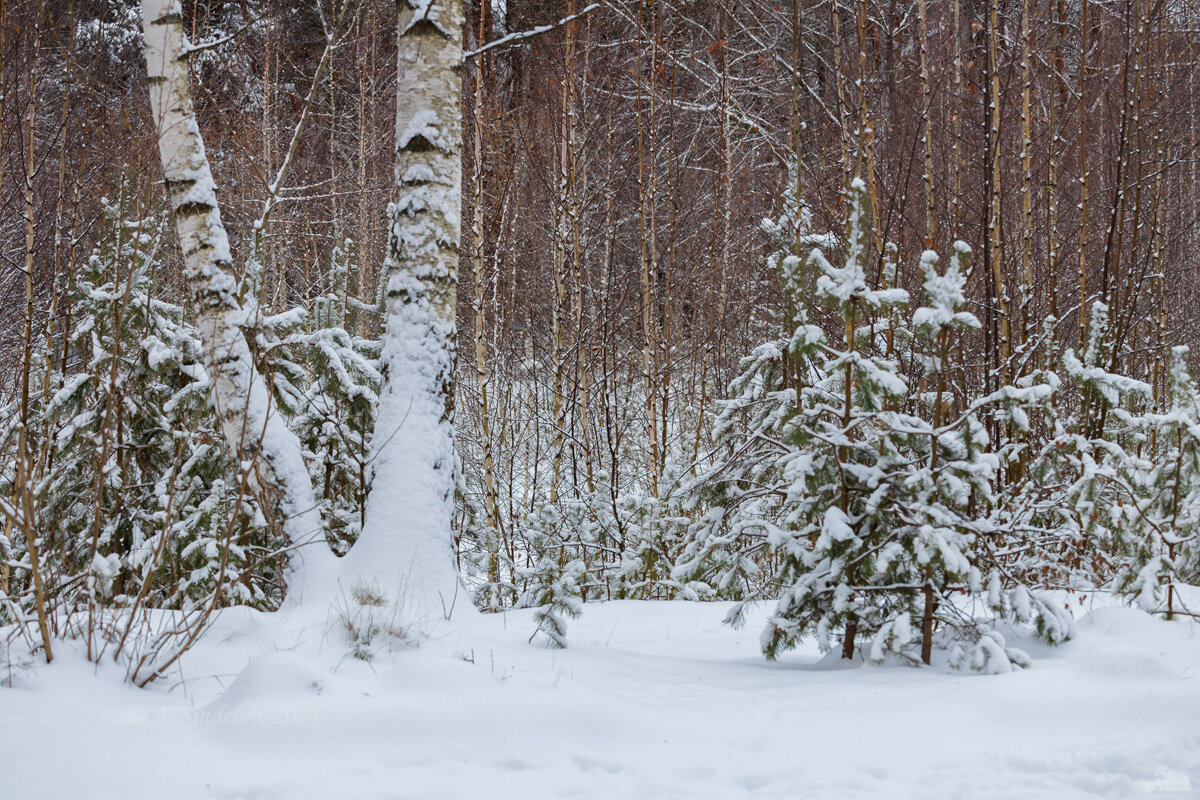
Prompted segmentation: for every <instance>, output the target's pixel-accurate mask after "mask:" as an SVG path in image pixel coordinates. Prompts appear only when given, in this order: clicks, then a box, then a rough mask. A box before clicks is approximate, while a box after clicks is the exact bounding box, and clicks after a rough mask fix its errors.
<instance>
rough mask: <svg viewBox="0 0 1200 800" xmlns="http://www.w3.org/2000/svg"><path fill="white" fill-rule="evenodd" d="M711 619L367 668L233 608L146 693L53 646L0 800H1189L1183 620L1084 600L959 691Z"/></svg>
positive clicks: (962, 680)
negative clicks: (768, 650) (1072, 632)
mask: <svg viewBox="0 0 1200 800" xmlns="http://www.w3.org/2000/svg"><path fill="white" fill-rule="evenodd" d="M723 610H724V609H723V608H722V607H721V606H718V605H712V604H694V603H646V602H614V603H606V604H588V606H587V607H586V610H585V614H584V617H583V618H582V619H580V620H579V621H577V622H575V623H574V624H573V625H572V627H571V631H570V637H571V642H572V645H571V648H570V649H569V650H566V651H552V650H547V649H544V648H540V647H537V646H532V645H528V644H526V641H525V640H526V637H527V636H528V633H529V631H530V630H531V622H530V618H529V614H528V613H510V614H507V615H505V616H503V617H502V616H490V617H484V618H481V619H480V620H478V621H475V622H472V623H470V624H469V625H468V626H467V627H466V628H464V629H460V630H459V631H458V632H456V633H452V634H449V635H447V636H445V637H443V638H442V639H440V640H439V641H436V642H432V643H428V644H426V645H422V646H421V647H420V648H417V649H410V650H407V651H403V652H399V653H394V654H385V655H382V656H381V657H380V658H378V659H377V660H376V661H375V663H374V664H372V665H368V664H366V663H364V662H362V661H359V660H356V659H353V658H349V657H344V658H341V660H340V662H338V659H339V650H338V647H337V646H335V645H334V644H332V642H335V641H336V634H335V633H333V632H330V631H328V630H324V631H323V630H320V629H319V628H320V626H313V627H307V628H302V629H300V630H297V631H296V632H295V641H296V645H295V646H294V647H291V648H289V649H287V650H278V651H276V652H269V653H268V654H267V655H261V653H262V652H264V650H269V649H270V647H272V645H270V644H269V643H270V642H271V641H275V642H278V641H279V638H278V636H279V634H278V631H279V628H280V625H281V622H282V623H283V624H285V625H286V620H282V621H281V619H280V617H279V615H273V616H264V615H258V614H254V613H251V612H247V611H244V610H232V611H229V612H227V613H226V614H225V615H223V617H222V618H221V620H220V621H219V622H218V624H217V626H216V627H215V628H214V629H213V630H212V631H211V632H210V633H209V635H208V636H207V637H206V638H205V639H204V641H203V642H202V644H201V646H200V647H198V648H197V649H196V650H195V651H193V652H192V653H191V654H190V655H189V657H188V658H187V660H186V661H185V663H184V666H183V671H182V672H183V674H182V682H180V678H179V676H176V677H175V678H173V679H172V680H171V681H165V682H164V683H163V685H162V686H160V687H157V688H154V689H151V690H136V689H131V688H128V687H127V686H124V685H122V684H121V683H120V677H121V673H120V672H118V671H117V670H115V669H111V670H110V669H108V668H104V669H102V670H100V671H99V672H97V670H96V668H95V667H94V666H93V665H90V664H88V663H87V662H85V661H84V660H83V659H82V657H81V656H79V655H78V654H77V653H70V652H63V653H62V654H61V655H60V657H59V659H58V660H57V661H56V662H55V664H54V665H53V666H51V667H45V666H42V667H40V668H38V669H37V671H36V672H35V673H33V674H31V675H28V676H26V677H24V678H22V679H19V680H18V681H17V684H16V687H15V688H13V689H0V800H34V799H36V800H59V798H62V799H63V800H66V799H67V798H72V799H73V798H76V797H87V798H89V800H108V798H123V799H132V800H141V799H142V798H146V799H147V800H149V799H150V798H155V799H157V798H170V800H191V799H192V798H205V799H206V800H207V798H224V799H226V800H251V799H254V800H258V799H259V798H262V799H266V798H278V800H305V799H306V798H314V799H315V798H321V800H329V799H332V798H339V799H340V798H347V799H348V800H370V799H371V798H414V800H418V799H419V800H427V799H430V798H456V799H458V798H475V797H479V798H485V797H486V798H501V799H502V800H506V799H507V798H514V800H515V799H518V798H519V799H520V800H526V799H527V798H605V799H609V798H653V799H654V800H659V799H660V798H689V799H691V798H714V799H715V798H721V799H722V800H726V799H727V798H739V797H762V798H805V799H806V800H807V799H808V798H831V800H832V799H833V798H837V800H843V799H849V798H887V799H891V798H910V797H911V798H922V799H923V800H924V799H927V798H960V797H961V798H972V799H973V800H974V799H975V798H1055V799H1056V800H1068V799H1069V798H1078V797H1115V798H1123V797H1129V798H1139V797H1147V798H1157V797H1163V798H1170V797H1188V798H1191V797H1200V625H1197V624H1196V623H1193V622H1175V623H1167V622H1163V621H1160V620H1156V619H1153V618H1151V617H1148V616H1146V615H1144V614H1142V613H1141V612H1138V611H1134V610H1131V609H1126V608H1119V607H1104V608H1095V609H1092V610H1091V611H1090V612H1089V611H1088V610H1087V609H1083V610H1081V612H1080V616H1081V619H1080V622H1079V628H1078V636H1077V638H1076V640H1074V641H1073V642H1071V643H1068V644H1067V645H1065V646H1063V647H1061V648H1057V649H1055V650H1046V649H1044V648H1039V647H1037V646H1035V645H1031V644H1029V643H1028V642H1026V643H1023V644H1022V646H1024V647H1025V648H1026V649H1028V650H1029V651H1030V653H1031V654H1032V655H1033V657H1034V659H1035V661H1034V665H1033V667H1032V668H1031V669H1028V670H1025V671H1022V672H1018V673H1014V674H1009V675H1001V676H988V677H983V676H975V675H963V674H958V673H952V672H947V671H945V670H939V669H936V668H935V669H912V668H905V667H870V666H865V667H864V666H858V667H856V668H852V669H839V670H830V669H823V668H821V666H822V665H821V663H819V662H820V659H819V658H818V654H817V653H816V651H815V650H813V649H808V650H803V651H799V652H796V653H794V654H791V655H789V657H788V658H787V659H786V660H785V661H783V662H781V663H777V664H767V663H766V662H764V661H763V659H762V658H761V656H759V654H758V650H757V642H756V640H757V634H758V630H759V627H760V626H759V625H758V624H757V620H756V619H752V620H751V624H750V625H749V626H748V627H747V628H746V629H745V630H742V631H733V630H730V629H729V628H727V627H725V626H723V625H721V624H720V620H721V617H722V614H723ZM506 628H507V630H506ZM59 649H60V650H61V651H66V650H67V649H68V648H67V647H65V646H60V648H59ZM464 657H465V659H464ZM251 659H252V660H251ZM248 660H249V665H248V666H247V661H248ZM335 662H338V663H335ZM170 684H174V685H173V686H172V685H170Z"/></svg>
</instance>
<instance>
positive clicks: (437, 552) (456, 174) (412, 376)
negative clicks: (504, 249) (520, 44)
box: [346, 0, 473, 625]
mask: <svg viewBox="0 0 1200 800" xmlns="http://www.w3.org/2000/svg"><path fill="white" fill-rule="evenodd" d="M462 24H463V13H462V3H461V0H402V2H400V3H399V27H398V29H397V50H398V76H397V91H396V162H395V181H396V189H395V198H396V199H395V202H394V203H393V204H392V205H390V206H389V209H388V213H389V217H390V220H391V227H390V232H389V236H388V250H387V258H386V259H385V262H384V271H385V280H386V281H387V284H386V287H387V308H386V320H385V325H386V330H385V333H384V338H383V352H382V356H381V362H382V372H383V388H382V391H381V393H380V397H379V412H378V416H377V418H376V423H375V435H374V438H373V442H372V450H373V463H374V473H373V476H372V485H371V493H370V495H369V496H368V499H367V518H366V524H365V525H364V527H363V532H362V535H361V536H360V538H359V540H358V542H357V544H356V545H355V546H354V548H353V549H352V550H351V551H350V554H349V555H347V556H346V559H347V562H348V563H347V565H346V566H347V569H348V570H349V572H348V577H349V578H350V579H351V580H354V581H358V582H365V583H367V584H368V585H372V586H374V587H376V588H378V589H379V590H382V591H384V592H386V593H388V595H389V597H390V599H392V600H394V601H398V602H399V603H400V605H401V607H402V609H403V611H404V614H405V616H406V619H407V621H408V622H409V623H410V624H417V625H421V624H427V623H430V622H433V621H435V620H437V619H440V618H443V617H447V618H448V617H449V615H450V613H451V612H452V611H454V610H457V611H458V613H459V614H460V615H461V614H462V613H470V611H471V610H473V606H472V605H471V600H470V598H469V597H467V596H466V594H465V593H463V592H461V591H460V587H459V583H458V574H457V571H456V570H455V567H454V552H453V535H452V531H451V520H452V518H453V512H454V490H455V486H456V474H457V469H456V463H455V462H456V458H455V452H454V366H455V360H456V353H457V345H456V331H455V319H454V316H455V303H456V297H457V285H458V260H459V233H460V219H459V199H460V183H461V178H462V120H461V115H460V109H459V102H460V95H459V89H460V85H461V78H460V66H461V63H462V45H461V39H462Z"/></svg>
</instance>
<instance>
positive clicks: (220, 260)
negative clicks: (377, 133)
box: [142, 0, 334, 600]
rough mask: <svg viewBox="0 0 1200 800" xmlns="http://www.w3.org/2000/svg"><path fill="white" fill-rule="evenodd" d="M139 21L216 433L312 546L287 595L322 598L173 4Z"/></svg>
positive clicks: (288, 439) (318, 565)
mask: <svg viewBox="0 0 1200 800" xmlns="http://www.w3.org/2000/svg"><path fill="white" fill-rule="evenodd" d="M142 17H143V23H144V25H145V35H146V68H147V74H148V76H149V83H150V107H151V111H152V112H153V114H154V122H155V125H156V126H157V129H158V147H159V154H160V156H161V158H162V166H163V173H164V176H165V179H166V186H167V192H168V194H169V195H170V200H171V210H172V212H173V216H174V220H175V227H176V230H177V232H178V234H179V244H180V247H181V249H182V250H183V257H184V276H185V278H186V283H187V286H188V287H189V289H190V292H191V298H190V299H191V305H192V309H193V311H194V313H195V315H196V325H197V327H198V328H199V330H200V336H201V340H202V341H203V344H204V360H205V367H206V368H207V370H208V371H209V375H210V377H211V380H212V387H213V390H212V400H213V403H214V404H215V406H216V409H217V414H218V416H219V418H220V421H221V429H222V431H223V432H224V434H225V436H226V438H227V439H228V440H229V443H230V445H231V446H232V447H233V448H234V449H235V451H236V452H237V453H238V456H239V460H240V461H241V462H243V463H245V464H248V465H249V467H250V471H251V477H252V482H253V489H254V491H255V493H256V495H257V497H258V499H259V501H260V504H261V507H262V509H263V512H264V514H266V515H268V518H269V519H270V521H271V522H272V523H273V524H276V525H280V526H282V528H283V530H284V531H285V532H286V533H287V535H288V538H289V540H290V541H291V542H292V544H293V545H294V546H297V547H298V546H300V545H307V544H312V545H313V546H312V547H305V548H304V549H303V550H300V551H298V554H294V555H293V565H292V574H291V578H290V580H289V592H290V595H291V598H292V599H293V600H299V599H302V598H303V597H305V596H311V595H320V594H324V593H326V592H329V591H332V586H333V584H332V578H333V576H334V570H333V564H334V556H333V555H332V553H331V552H330V551H329V549H328V547H327V546H326V543H325V533H324V530H323V528H322V525H321V518H320V515H319V513H318V511H317V507H316V503H315V502H314V500H313V491H312V482H311V479H310V478H309V475H308V471H307V470H306V468H305V465H304V459H303V454H302V452H301V449H300V442H299V440H298V439H297V438H296V437H295V435H294V434H293V433H292V432H291V431H290V430H288V428H287V425H286V423H285V422H284V420H283V418H282V417H281V416H280V414H279V413H278V411H277V410H276V409H274V408H273V407H272V404H271V399H270V394H269V392H268V391H267V386H266V384H265V382H264V381H263V379H262V376H260V375H259V373H258V371H257V370H256V369H255V366H254V360H253V358H252V356H251V353H250V348H249V346H248V344H247V342H246V339H245V337H244V336H243V335H242V332H241V329H240V328H239V327H238V322H239V321H240V318H241V316H242V309H241V307H240V305H239V303H238V282H237V279H236V278H235V277H234V274H233V257H232V255H231V252H230V248H229V239H228V237H227V236H226V233H225V227H224V226H223V225H222V223H221V212H220V208H219V207H218V205H217V195H216V184H215V182H214V181H213V177H212V172H211V170H210V169H209V164H208V158H207V157H206V155H205V153H204V141H203V139H202V138H201V136H200V129H199V126H198V125H197V122H196V114H195V110H194V109H193V106H192V98H191V88H190V86H189V85H188V52H189V49H188V48H189V46H188V43H187V38H186V36H185V34H184V30H183V16H182V8H181V6H180V0H142ZM272 517H273V519H271V518H272ZM301 562H302V565H303V568H302V569H301V568H300V567H301Z"/></svg>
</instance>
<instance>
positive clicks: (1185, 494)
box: [1114, 347, 1200, 619]
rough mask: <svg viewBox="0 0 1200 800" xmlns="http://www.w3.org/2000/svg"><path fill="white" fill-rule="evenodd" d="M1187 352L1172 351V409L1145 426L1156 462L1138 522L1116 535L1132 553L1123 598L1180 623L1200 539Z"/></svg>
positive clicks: (1147, 419) (1196, 420)
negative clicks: (1183, 588) (1184, 587)
mask: <svg viewBox="0 0 1200 800" xmlns="http://www.w3.org/2000/svg"><path fill="white" fill-rule="evenodd" d="M1187 362H1188V348H1186V347H1176V348H1174V349H1173V350H1172V351H1171V362H1170V375H1169V381H1168V386H1169V397H1168V404H1167V408H1166V409H1165V410H1164V411H1162V412H1160V413H1151V414H1146V415H1145V416H1144V418H1143V419H1142V423H1143V425H1144V426H1145V430H1146V432H1147V435H1148V437H1149V439H1150V442H1151V444H1150V454H1151V459H1150V460H1149V461H1146V462H1142V470H1143V472H1142V480H1141V481H1140V482H1139V483H1140V487H1139V488H1140V489H1141V494H1142V495H1143V497H1144V499H1143V500H1142V501H1141V502H1140V503H1139V507H1138V513H1137V516H1136V518H1134V519H1131V520H1128V521H1129V522H1130V523H1132V524H1128V525H1124V526H1121V527H1119V528H1117V529H1116V530H1115V531H1114V538H1115V539H1116V544H1117V546H1118V547H1119V548H1120V550H1121V551H1122V552H1126V553H1128V556H1127V560H1126V561H1125V563H1124V564H1122V566H1121V567H1120V569H1119V570H1118V571H1117V575H1116V580H1115V586H1116V589H1117V592H1118V593H1119V594H1121V595H1123V596H1126V597H1132V598H1134V599H1135V600H1136V601H1137V603H1138V605H1139V606H1141V607H1142V608H1144V609H1145V610H1147V611H1159V610H1163V611H1165V612H1166V616H1167V619H1173V618H1174V616H1175V613H1176V611H1178V610H1179V608H1180V598H1179V590H1178V587H1179V586H1180V585H1181V584H1183V583H1185V582H1186V581H1185V576H1184V574H1182V573H1183V569H1184V568H1185V566H1186V564H1187V562H1188V556H1189V555H1190V554H1191V552H1192V551H1194V549H1195V544H1196V542H1197V540H1198V539H1200V392H1198V391H1197V388H1196V384H1195V381H1194V380H1193V379H1192V376H1191V372H1190V371H1189V370H1188V363H1187Z"/></svg>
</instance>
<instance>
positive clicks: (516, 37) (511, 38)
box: [463, 3, 603, 61]
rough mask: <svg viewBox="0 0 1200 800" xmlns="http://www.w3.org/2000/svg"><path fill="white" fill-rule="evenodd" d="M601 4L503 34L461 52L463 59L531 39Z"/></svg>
mask: <svg viewBox="0 0 1200 800" xmlns="http://www.w3.org/2000/svg"><path fill="white" fill-rule="evenodd" d="M601 5H603V4H602V3H592V4H591V5H590V6H588V7H587V8H585V9H583V10H582V11H580V12H579V13H578V14H572V15H571V16H569V17H563V18H562V19H560V20H559V21H558V22H555V23H552V24H550V25H539V26H537V27H536V28H530V29H529V30H527V31H519V32H517V33H510V34H508V35H507V36H504V37H501V38H499V39H497V40H495V41H494V42H488V43H487V44H485V45H484V46H483V47H480V48H478V49H476V50H469V51H467V52H465V53H463V60H464V61H466V60H467V59H468V58H474V57H475V56H478V55H482V54H484V53H486V52H487V51H488V50H493V49H495V48H497V47H503V46H504V45H507V44H512V43H513V42H517V41H520V40H521V39H531V38H533V37H534V36H541V35H542V34H543V33H549V32H550V31H552V30H554V29H555V28H561V27H562V26H563V25H566V24H568V23H570V22H574V21H575V20H577V19H579V18H580V17H582V16H584V15H586V14H590V13H591V12H593V11H595V10H596V9H597V8H599V7H600V6H601Z"/></svg>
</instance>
